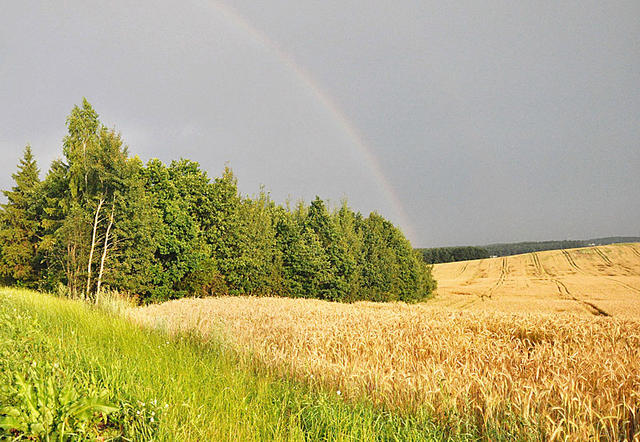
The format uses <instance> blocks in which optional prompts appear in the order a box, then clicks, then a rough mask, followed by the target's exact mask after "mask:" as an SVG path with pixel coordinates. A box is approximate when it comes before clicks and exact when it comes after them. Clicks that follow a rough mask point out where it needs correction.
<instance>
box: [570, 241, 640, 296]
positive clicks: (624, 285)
mask: <svg viewBox="0 0 640 442" xmlns="http://www.w3.org/2000/svg"><path fill="white" fill-rule="evenodd" d="M593 249H594V250H595V252H596V253H597V254H598V256H600V258H601V259H602V260H603V261H604V262H605V263H608V264H607V265H608V266H613V263H612V262H611V260H610V259H609V257H608V256H606V255H605V254H604V253H603V252H602V251H601V250H600V249H598V248H597V247H594V248H593ZM631 249H632V250H633V251H634V253H637V250H635V249H634V248H633V247H631ZM562 254H563V255H564V256H565V257H566V258H567V261H569V265H570V266H571V267H573V268H574V269H576V270H578V271H579V272H580V273H582V274H583V275H588V276H595V277H601V276H602V275H596V274H593V273H589V272H585V271H584V270H582V269H581V268H580V267H579V266H578V265H577V264H576V263H575V261H573V258H572V257H571V255H570V254H569V252H567V251H566V250H562ZM637 255H638V256H639V257H640V253H637ZM621 267H623V268H624V269H625V270H626V271H627V272H628V273H630V274H633V271H632V270H631V269H629V268H628V267H625V266H621ZM606 278H607V279H608V280H609V281H612V282H615V283H616V284H619V285H621V286H623V287H626V288H628V289H629V290H631V291H634V292H636V293H640V289H637V288H635V287H633V286H630V285H629V284H626V283H624V282H622V281H618V280H617V279H616V278H614V277H612V276H606Z"/></svg>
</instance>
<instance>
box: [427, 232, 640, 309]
mask: <svg viewBox="0 0 640 442" xmlns="http://www.w3.org/2000/svg"><path fill="white" fill-rule="evenodd" d="M433 273H434V276H435V278H436V280H437V281H438V295H437V297H436V300H435V303H436V304H438V305H441V306H446V307H451V308H456V309H474V310H485V311H502V312H523V311H527V312H547V313H557V312H573V313H577V314H583V315H602V316H614V317H624V318H640V244H638V243H634V244H614V245H609V246H600V247H587V248H580V249H568V250H551V251H545V252H537V253H528V254H524V255H515V256H507V257H502V258H490V259H481V260H474V261H461V262H454V263H446V264H437V265H435V266H434V269H433Z"/></svg>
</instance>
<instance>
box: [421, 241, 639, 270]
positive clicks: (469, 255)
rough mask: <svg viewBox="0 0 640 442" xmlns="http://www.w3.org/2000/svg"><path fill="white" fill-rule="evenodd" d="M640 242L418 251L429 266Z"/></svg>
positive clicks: (519, 244)
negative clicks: (492, 257)
mask: <svg viewBox="0 0 640 442" xmlns="http://www.w3.org/2000/svg"><path fill="white" fill-rule="evenodd" d="M630 242H640V237H637V236H610V237H606V238H594V239H579V240H560V241H525V242H516V243H499V244H488V245H486V246H460V247H436V248H425V249H416V251H418V252H419V253H420V256H421V257H422V259H423V260H424V262H426V263H427V264H439V263H443V262H456V261H467V260H470V259H484V258H490V257H491V256H509V255H520V254H523V253H531V252H542V251H544V250H559V249H574V248H580V247H590V246H600V245H605V244H617V243H630Z"/></svg>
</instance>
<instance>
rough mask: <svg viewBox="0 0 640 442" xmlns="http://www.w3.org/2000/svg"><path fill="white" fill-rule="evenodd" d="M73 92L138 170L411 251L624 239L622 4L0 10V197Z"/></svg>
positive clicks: (331, 3) (189, 2)
mask: <svg viewBox="0 0 640 442" xmlns="http://www.w3.org/2000/svg"><path fill="white" fill-rule="evenodd" d="M82 97H86V98H87V99H88V100H89V101H90V102H91V103H92V105H93V106H94V108H95V109H96V110H97V112H98V113H99V114H100V118H101V121H102V122H103V123H104V124H106V125H107V126H109V127H115V128H116V129H117V130H119V131H120V132H121V133H122V136H123V138H124V140H125V142H126V143H127V144H128V146H129V151H130V153H131V154H137V155H139V156H140V157H141V158H142V159H143V160H148V159H150V158H159V159H161V160H163V161H165V162H170V161H171V160H172V159H178V158H181V157H184V158H189V159H192V160H194V161H198V162H199V163H200V164H201V165H202V167H203V168H204V169H205V170H206V171H207V172H208V173H209V175H210V176H212V177H213V176H218V175H220V174H221V172H222V170H223V169H224V167H225V166H226V165H228V166H230V167H231V168H232V169H233V170H234V173H235V174H236V175H237V177H238V181H239V187H240V190H241V191H242V192H243V193H244V194H247V195H252V194H255V193H257V192H258V191H259V190H260V188H261V186H264V188H265V189H266V190H267V191H269V192H270V193H271V195H272V197H273V198H274V199H275V200H276V201H278V202H285V201H287V200H288V201H293V202H295V201H297V200H299V199H304V200H306V201H309V200H310V199H312V198H313V197H314V196H315V195H319V196H320V197H322V198H324V199H326V200H329V202H330V204H332V205H338V204H339V203H340V202H341V201H342V200H343V199H347V201H348V203H349V204H350V206H351V207H352V208H353V209H355V210H357V211H360V212H362V213H363V214H365V215H367V214H368V213H369V212H371V211H377V212H378V213H380V214H382V215H383V216H385V217H386V218H388V219H390V220H391V221H392V222H394V223H395V224H396V225H398V226H400V227H401V228H402V230H403V231H404V232H405V234H406V235H407V236H408V237H409V238H410V239H411V241H412V243H413V244H414V246H416V247H432V246H445V245H471V244H474V245H476V244H487V243H493V242H511V241H525V240H549V239H586V238H592V237H598V236H610V235H637V236H640V197H639V196H640V2H638V1H637V0H630V1H624V2H623V1H608V2H603V1H589V0H583V1H572V0H567V1H562V2H558V1H545V0H538V1H524V2H513V1H485V2H479V1H476V0H462V1H457V2H442V1H431V0H420V1H417V0H416V1H409V0H394V1H388V0H384V1H381V0H368V1H362V0H360V1H352V0H322V1H318V0H313V1H312V0H271V1H268V2H263V1H255V0H225V1H224V2H218V1H208V0H181V1H154V2H150V1H137V2H131V1H121V0H113V1H109V2H104V1H100V2H97V1H71V0H68V1H56V2H50V1H28V0H27V1H22V0H21V1H18V0H15V1H11V0H8V1H3V2H1V3H0V153H1V154H2V162H1V163H0V187H1V188H3V189H6V188H8V187H9V186H11V185H12V180H11V173H13V172H14V171H15V168H16V164H17V162H18V160H19V158H20V156H21V154H22V150H23V148H24V146H25V144H27V143H30V144H31V145H32V148H33V150H34V152H35V154H36V157H37V159H38V161H39V165H40V168H41V169H42V170H43V173H44V171H46V170H47V169H48V167H49V164H50V162H51V161H52V160H53V159H55V158H57V157H60V156H61V155H62V138H63V137H64V135H65V131H66V128H65V120H66V117H67V116H68V115H69V113H70V111H71V109H72V107H73V106H74V105H75V104H79V103H80V102H81V100H82Z"/></svg>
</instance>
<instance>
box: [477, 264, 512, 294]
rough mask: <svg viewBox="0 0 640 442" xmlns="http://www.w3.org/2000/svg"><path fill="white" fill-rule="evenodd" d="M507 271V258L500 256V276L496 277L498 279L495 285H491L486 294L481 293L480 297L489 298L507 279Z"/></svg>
mask: <svg viewBox="0 0 640 442" xmlns="http://www.w3.org/2000/svg"><path fill="white" fill-rule="evenodd" d="M508 273H509V264H508V263H507V258H506V257H504V258H502V263H501V266H500V276H499V277H498V281H497V282H496V283H495V285H494V286H493V287H491V288H490V289H489V291H488V292H487V293H486V294H482V295H481V298H482V299H484V298H485V297H487V298H489V299H491V298H492V296H493V293H494V292H495V291H496V290H497V289H499V288H500V287H501V286H502V284H504V282H505V280H506V279H507V275H508Z"/></svg>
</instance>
